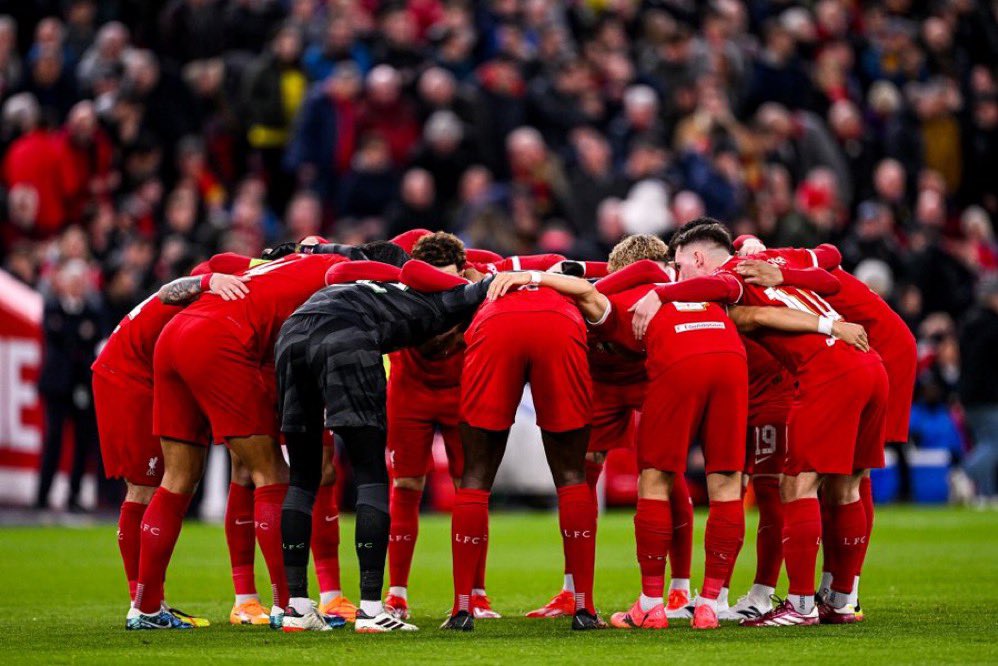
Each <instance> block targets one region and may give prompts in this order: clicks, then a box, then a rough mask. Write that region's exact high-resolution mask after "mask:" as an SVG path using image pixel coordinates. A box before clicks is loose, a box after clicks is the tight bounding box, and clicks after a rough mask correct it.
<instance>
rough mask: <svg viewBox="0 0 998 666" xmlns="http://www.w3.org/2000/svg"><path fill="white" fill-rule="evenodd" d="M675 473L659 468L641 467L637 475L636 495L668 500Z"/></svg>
mask: <svg viewBox="0 0 998 666" xmlns="http://www.w3.org/2000/svg"><path fill="white" fill-rule="evenodd" d="M674 478H675V474H673V473H672V472H666V471H663V470H660V469H651V468H647V469H643V470H641V473H640V474H639V475H638V497H641V498H644V499H660V500H668V499H669V494H670V493H671V492H672V483H673V480H674Z"/></svg>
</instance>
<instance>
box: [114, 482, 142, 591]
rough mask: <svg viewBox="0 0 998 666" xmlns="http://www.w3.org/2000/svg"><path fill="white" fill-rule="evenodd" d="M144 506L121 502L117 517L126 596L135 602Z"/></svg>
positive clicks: (136, 503)
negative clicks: (126, 581) (126, 582)
mask: <svg viewBox="0 0 998 666" xmlns="http://www.w3.org/2000/svg"><path fill="white" fill-rule="evenodd" d="M145 512H146V505H145V504H140V503H138V502H122V503H121V513H120V514H119V515H118V550H120V551H121V562H122V563H123V564H124V565H125V578H127V579H128V596H129V597H131V598H132V601H134V600H135V586H136V584H137V583H136V581H137V580H138V578H139V547H140V544H141V541H142V516H143V515H144V514H145Z"/></svg>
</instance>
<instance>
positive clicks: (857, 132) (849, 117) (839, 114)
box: [828, 100, 863, 140]
mask: <svg viewBox="0 0 998 666" xmlns="http://www.w3.org/2000/svg"><path fill="white" fill-rule="evenodd" d="M828 124H829V125H830V126H831V128H832V131H833V132H835V136H837V137H838V138H839V139H842V140H850V139H858V138H860V137H862V136H863V118H862V116H860V114H859V109H857V108H856V105H855V104H853V103H852V102H850V101H848V100H840V101H838V102H836V103H835V104H833V105H832V108H831V109H829V111H828Z"/></svg>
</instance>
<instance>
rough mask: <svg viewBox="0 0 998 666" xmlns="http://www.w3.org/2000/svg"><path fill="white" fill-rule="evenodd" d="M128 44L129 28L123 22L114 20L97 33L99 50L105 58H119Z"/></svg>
mask: <svg viewBox="0 0 998 666" xmlns="http://www.w3.org/2000/svg"><path fill="white" fill-rule="evenodd" d="M127 45H128V30H127V29H126V28H125V26H123V25H122V24H121V23H118V22H117V21H112V22H111V23H107V24H105V25H104V26H102V27H101V29H100V32H98V33H97V52H98V53H100V56H101V58H103V59H104V60H118V59H119V58H120V57H121V54H122V53H123V52H124V51H125V47H126V46H127Z"/></svg>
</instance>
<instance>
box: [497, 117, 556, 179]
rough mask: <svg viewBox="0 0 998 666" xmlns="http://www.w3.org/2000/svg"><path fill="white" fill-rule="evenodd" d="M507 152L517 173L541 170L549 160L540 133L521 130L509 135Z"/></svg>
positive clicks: (527, 129) (526, 129) (531, 130)
mask: <svg viewBox="0 0 998 666" xmlns="http://www.w3.org/2000/svg"><path fill="white" fill-rule="evenodd" d="M506 151H507V153H508V156H509V163H510V166H511V167H512V168H513V171H515V172H521V173H522V172H530V171H534V170H535V169H537V168H539V167H540V166H542V165H543V164H544V161H545V160H546V159H547V149H546V148H545V146H544V140H543V139H542V138H541V136H540V133H539V132H537V131H536V130H533V129H529V128H521V129H518V130H516V131H514V132H513V133H512V134H510V135H509V138H508V139H507V141H506Z"/></svg>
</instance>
